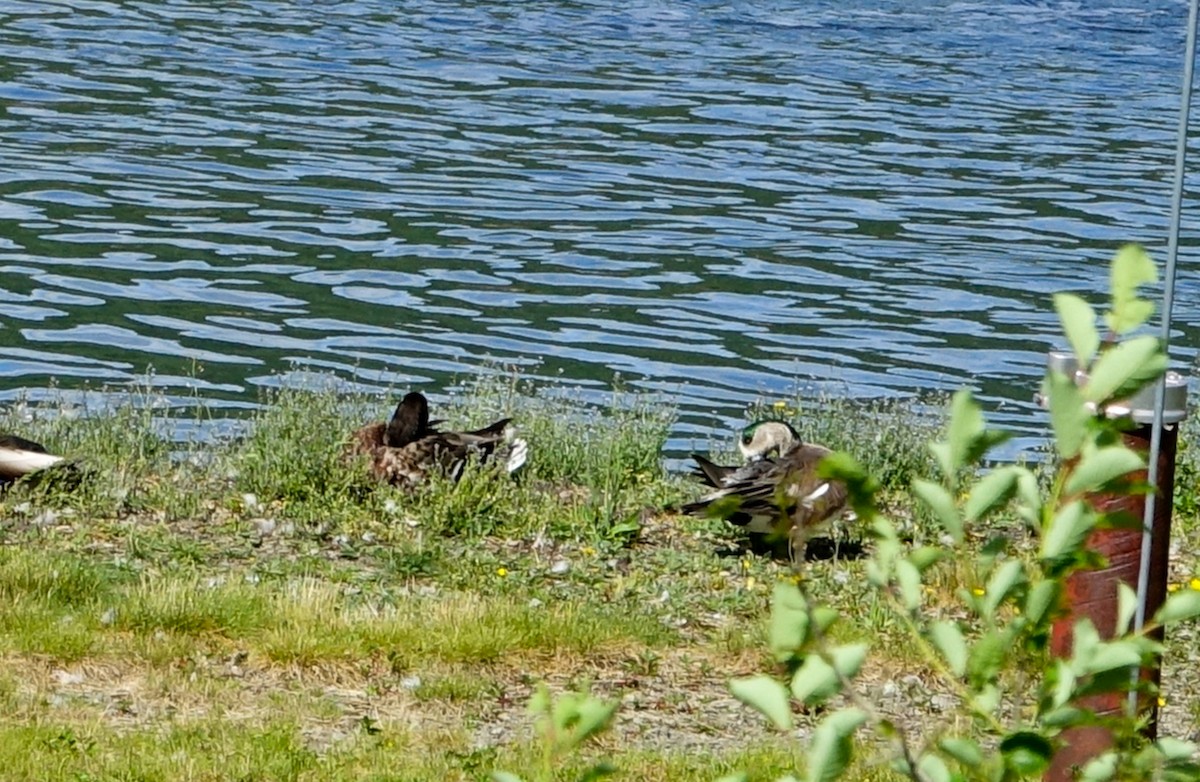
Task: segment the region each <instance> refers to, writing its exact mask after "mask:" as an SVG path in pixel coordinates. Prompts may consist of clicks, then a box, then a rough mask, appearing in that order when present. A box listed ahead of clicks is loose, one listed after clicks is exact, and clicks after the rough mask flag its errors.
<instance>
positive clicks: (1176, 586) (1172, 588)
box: [1167, 584, 1179, 592]
mask: <svg viewBox="0 0 1200 782" xmlns="http://www.w3.org/2000/svg"><path fill="white" fill-rule="evenodd" d="M1167 591H1168V592H1178V591H1179V584H1167Z"/></svg>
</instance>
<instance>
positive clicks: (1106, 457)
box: [1065, 445, 1146, 494]
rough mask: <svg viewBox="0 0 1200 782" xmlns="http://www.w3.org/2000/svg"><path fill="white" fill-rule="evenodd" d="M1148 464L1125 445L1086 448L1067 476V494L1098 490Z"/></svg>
mask: <svg viewBox="0 0 1200 782" xmlns="http://www.w3.org/2000/svg"><path fill="white" fill-rule="evenodd" d="M1145 466H1146V463H1145V462H1144V461H1142V457H1141V456H1139V455H1138V454H1137V453H1135V452H1134V451H1131V450H1130V449H1128V448H1126V447H1125V446H1123V445H1110V446H1107V447H1105V448H1097V449H1095V450H1091V449H1085V450H1084V452H1083V457H1082V458H1081V459H1080V460H1079V463H1078V464H1077V465H1075V469H1073V470H1071V476H1070V477H1069V478H1067V485H1066V487H1065V491H1066V493H1067V494H1078V493H1080V492H1086V491H1096V490H1097V489H1100V488H1102V487H1103V486H1104V485H1105V484H1107V483H1109V482H1111V481H1115V480H1116V479H1117V478H1121V477H1123V476H1126V475H1128V474H1129V473H1131V472H1133V471H1134V470H1140V469H1142V468H1144V467H1145Z"/></svg>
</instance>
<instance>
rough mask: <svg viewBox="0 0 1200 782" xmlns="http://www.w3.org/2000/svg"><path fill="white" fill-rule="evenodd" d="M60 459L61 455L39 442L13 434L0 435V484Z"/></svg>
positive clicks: (50, 464)
mask: <svg viewBox="0 0 1200 782" xmlns="http://www.w3.org/2000/svg"><path fill="white" fill-rule="evenodd" d="M62 460H63V457H61V456H56V455H54V454H52V453H49V452H48V451H47V450H46V449H45V447H44V446H42V445H41V443H35V442H34V441H33V440H26V439H25V438H24V437H17V436H16V435H15V434H3V435H0V486H3V485H6V484H9V483H12V482H13V481H15V480H17V479H18V478H22V477H24V476H26V475H29V474H30V473H34V472H37V471H38V470H44V469H46V468H47V467H53V466H54V465H56V464H58V463H59V462H61V461H62Z"/></svg>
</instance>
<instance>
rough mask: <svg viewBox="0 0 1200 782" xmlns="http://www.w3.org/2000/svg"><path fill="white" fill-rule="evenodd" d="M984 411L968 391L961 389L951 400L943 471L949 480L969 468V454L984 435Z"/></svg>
mask: <svg viewBox="0 0 1200 782" xmlns="http://www.w3.org/2000/svg"><path fill="white" fill-rule="evenodd" d="M983 430H984V423H983V410H982V409H981V408H980V407H979V403H977V402H976V401H975V398H974V397H973V396H972V395H971V392H970V391H968V390H967V389H965V388H963V389H959V390H958V391H957V392H955V394H954V397H953V398H952V399H951V400H950V423H949V425H948V426H947V428H946V445H947V446H948V447H949V450H948V451H947V453H946V462H945V463H944V464H942V465H941V466H942V471H943V473H944V474H945V475H946V477H947V478H952V477H953V476H956V475H958V471H959V470H961V469H962V468H963V467H966V466H967V454H969V453H970V452H971V449H972V446H973V445H974V444H975V441H976V440H977V439H978V438H979V436H980V435H982V434H983Z"/></svg>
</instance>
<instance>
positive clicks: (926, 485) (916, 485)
mask: <svg viewBox="0 0 1200 782" xmlns="http://www.w3.org/2000/svg"><path fill="white" fill-rule="evenodd" d="M912 490H913V493H914V494H916V495H917V497H918V499H920V500H921V502H924V503H925V505H926V506H928V508H929V510H931V511H933V515H934V516H936V517H937V520H938V523H940V524H941V525H942V528H943V529H945V530H946V532H947V533H948V534H949V535H950V537H951V538H953V539H954V542H955V543H956V544H957V543H962V540H963V522H962V518H961V517H960V516H959V515H958V508H956V507H955V505H954V498H953V497H951V496H950V492H948V491H946V489H945V488H944V487H942V486H941V485H940V484H937V483H933V482H932V481H926V480H922V479H921V478H915V479H913V482H912Z"/></svg>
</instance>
